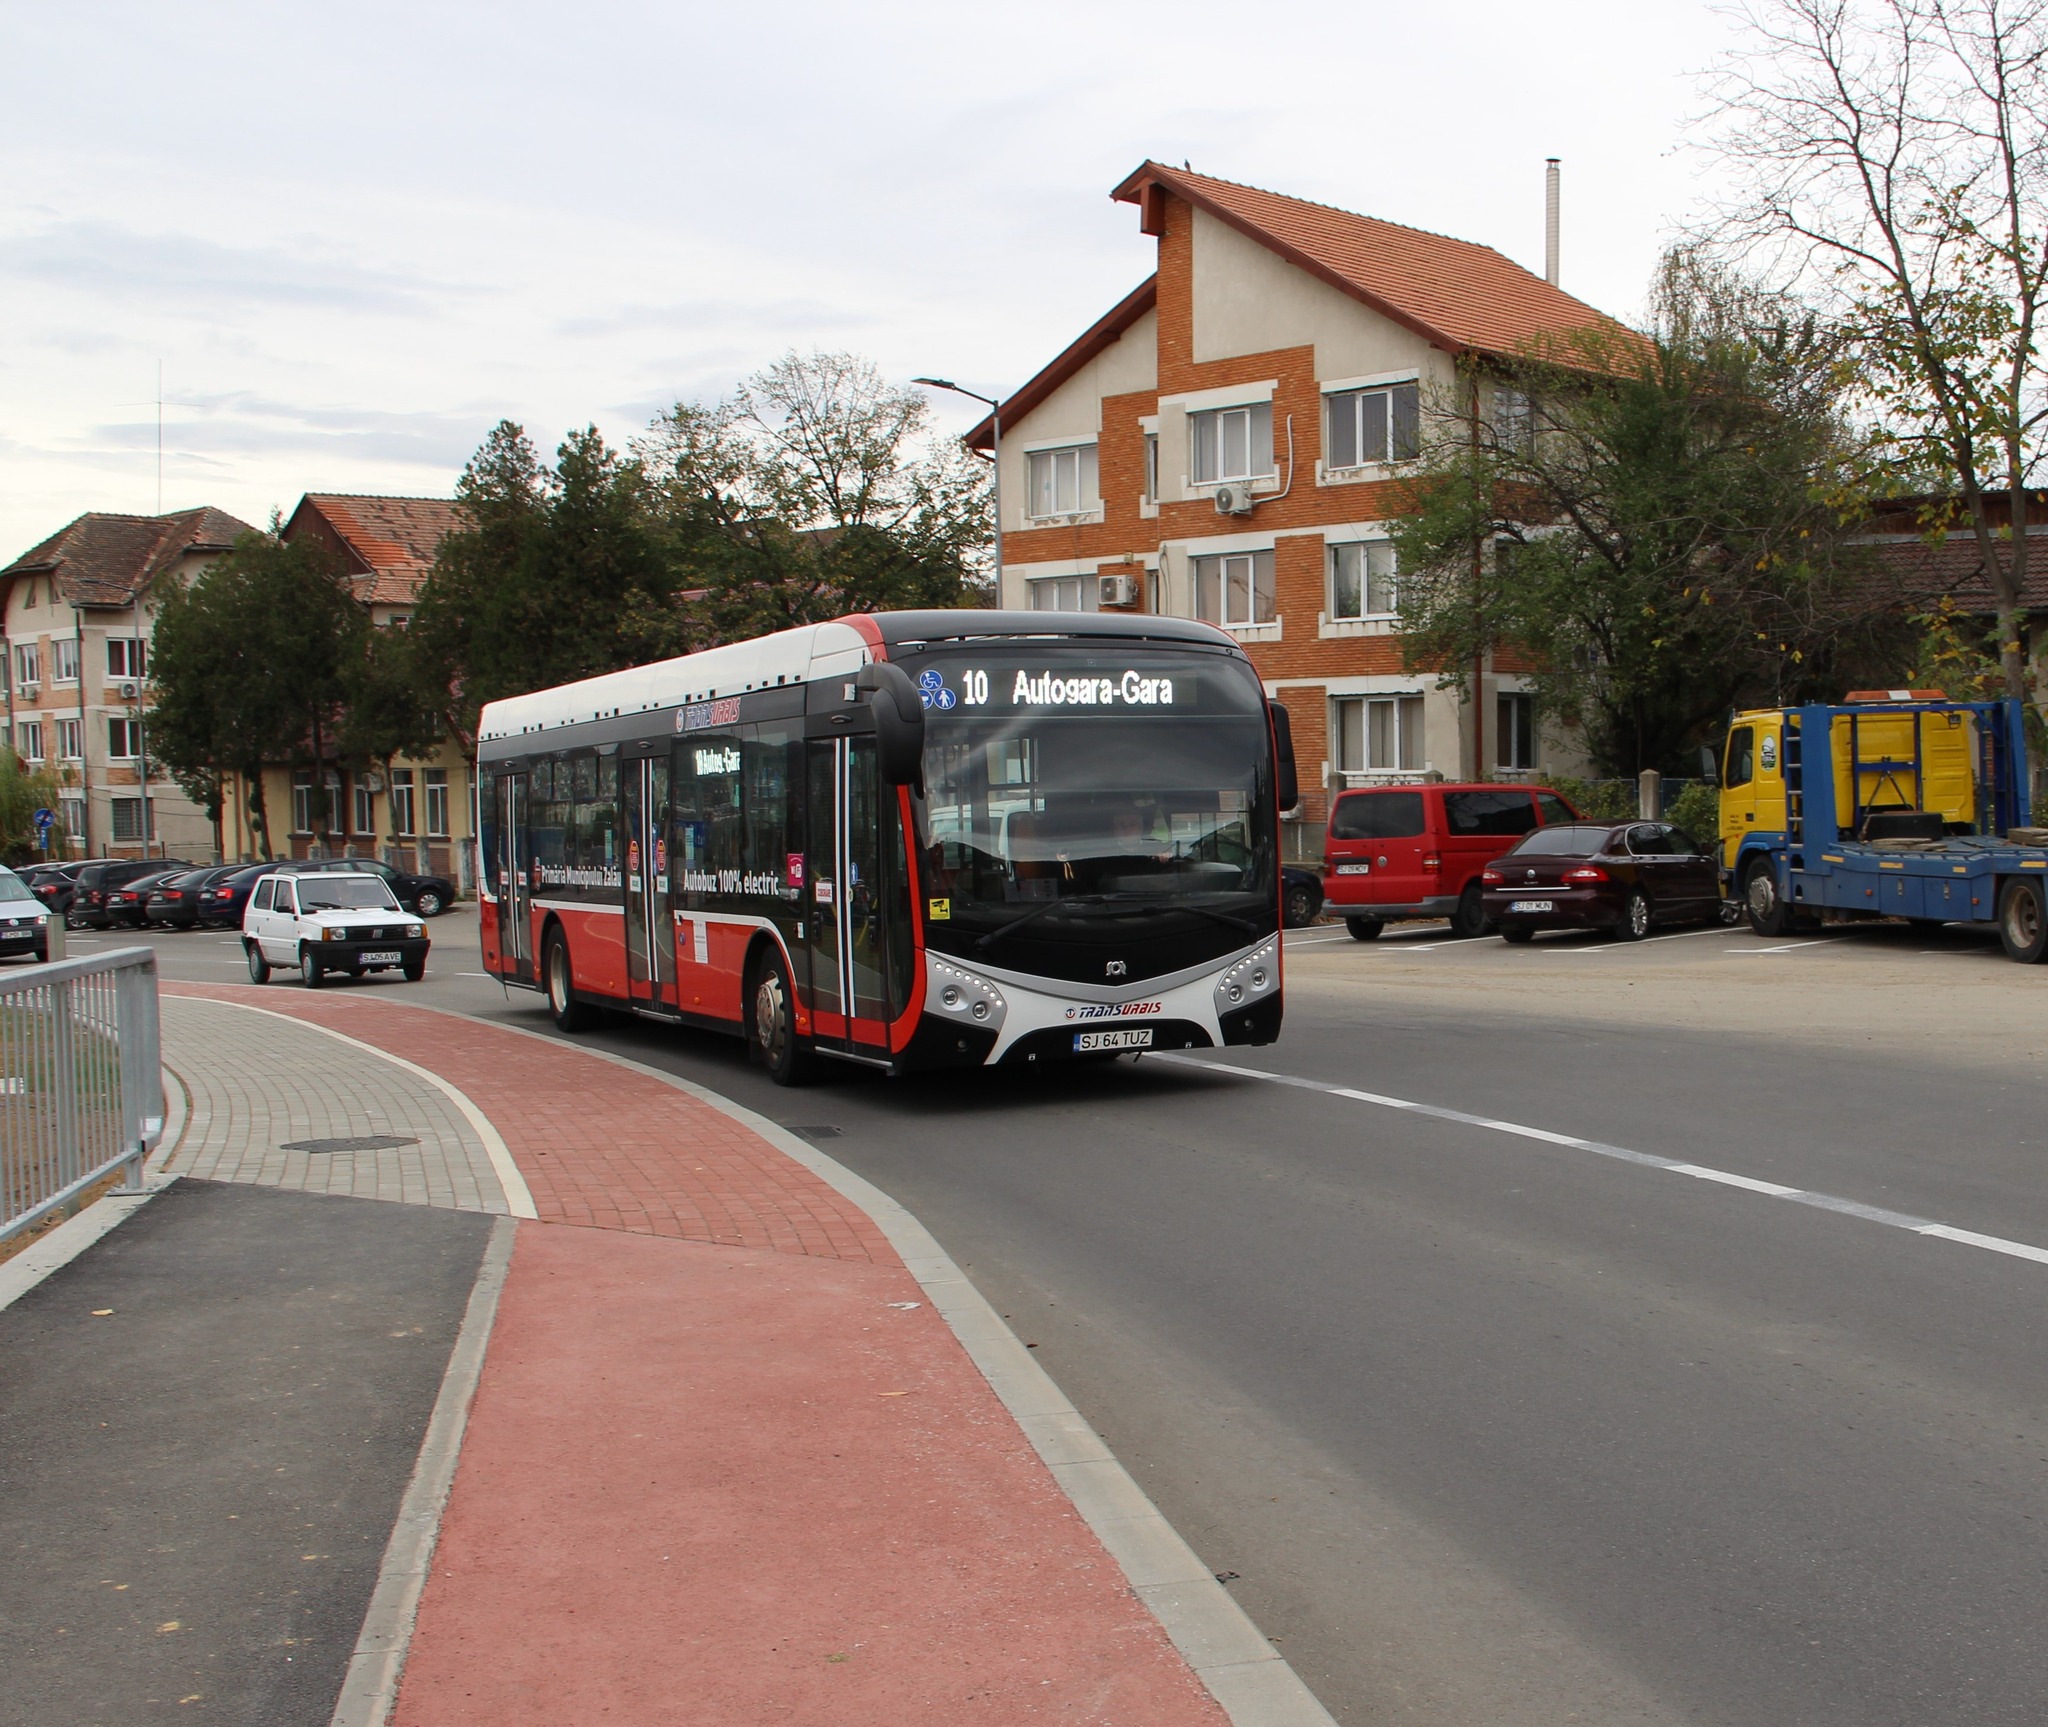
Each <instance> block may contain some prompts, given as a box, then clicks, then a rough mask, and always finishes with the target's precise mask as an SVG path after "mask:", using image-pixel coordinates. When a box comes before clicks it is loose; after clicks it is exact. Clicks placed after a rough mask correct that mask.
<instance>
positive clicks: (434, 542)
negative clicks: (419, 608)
mask: <svg viewBox="0 0 2048 1727" xmlns="http://www.w3.org/2000/svg"><path fill="white" fill-rule="evenodd" d="M309 510H310V511H312V512H313V513H314V514H316V515H317V516H319V517H320V518H321V520H322V521H323V522H325V523H326V525H327V527H328V530H329V531H330V532H331V533H332V535H333V536H334V538H335V539H336V540H338V541H339V542H340V543H341V547H342V554H343V558H344V561H345V562H346V563H347V565H348V570H349V575H350V577H351V578H352V580H353V581H354V584H355V590H356V598H357V599H359V600H361V601H362V602H363V603H364V604H365V605H409V604H410V603H411V602H412V601H413V600H415V599H417V598H418V597H419V591H420V584H421V583H423V582H424V581H425V580H426V579H427V575H428V572H429V571H431V570H432V569H433V567H434V553H435V551H436V550H437V549H438V548H439V546H440V544H441V541H442V540H443V539H444V538H446V537H447V535H449V534H450V533H452V532H454V531H455V530H456V529H458V528H460V527H462V526H464V525H465V523H466V521H467V518H466V517H465V516H464V515H463V513H462V506H461V505H460V504H458V503H456V502H455V500H454V499H453V498H385V497H369V496H358V495H352V494H349V493H346V492H308V493H307V494H306V495H305V496H304V497H303V498H301V499H300V500H299V507H298V508H297V509H295V510H294V511H292V519H291V521H290V522H288V523H287V524H286V525H285V535H286V537H287V538H290V536H291V533H292V530H293V528H295V527H296V526H297V525H298V521H299V518H300V516H301V515H302V514H303V513H305V512H307V511H309Z"/></svg>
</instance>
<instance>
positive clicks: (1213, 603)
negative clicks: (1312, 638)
mask: <svg viewBox="0 0 2048 1727" xmlns="http://www.w3.org/2000/svg"><path fill="white" fill-rule="evenodd" d="M1188 576H1189V579H1190V581H1191V582H1192V583H1193V585H1194V600H1195V616H1196V617H1197V618H1199V619H1201V621H1202V622H1204V623H1209V624H1216V625H1219V626H1220V627H1221V628H1223V629H1226V630H1233V629H1249V628H1251V627H1252V626H1253V625H1256V624H1274V623H1278V622H1279V621H1280V595H1279V590H1278V582H1277V578H1276V576H1275V573H1274V560H1273V554H1272V552H1270V551H1250V552H1214V553H1209V554H1206V555H1203V556H1198V557H1190V558H1189V559H1188ZM1262 600H1263V601H1264V615H1263V616H1261V615H1260V613H1261V606H1260V602H1261V601H1262ZM1240 610H1242V611H1243V612H1244V613H1245V614H1246V615H1244V616H1239V615H1238V613H1239V611H1240Z"/></svg>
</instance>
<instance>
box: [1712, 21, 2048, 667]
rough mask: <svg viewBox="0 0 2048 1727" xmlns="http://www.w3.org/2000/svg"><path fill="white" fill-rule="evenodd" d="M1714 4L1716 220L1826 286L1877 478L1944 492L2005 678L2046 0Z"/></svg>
mask: <svg viewBox="0 0 2048 1727" xmlns="http://www.w3.org/2000/svg"><path fill="white" fill-rule="evenodd" d="M1734 16H1735V17H1736V18H1737V19H1738V20H1739V21H1740V22H1741V23H1742V24H1743V25H1745V26H1746V28H1747V32H1748V35H1749V38H1750V39H1749V41H1748V42H1747V43H1746V44H1745V45H1744V46H1743V47H1742V48H1740V49H1738V50H1737V51H1736V52H1735V53H1734V54H1733V55H1732V56H1731V57H1730V58H1729V59H1728V60H1727V61H1726V62H1725V63H1724V64H1723V65H1722V66H1721V67H1720V68H1719V69H1718V70H1717V72H1716V73H1715V75H1714V77H1713V80H1712V83H1711V86H1710V88H1711V92H1712V96H1713V108H1712V110H1711V113H1710V116H1709V119H1708V122H1707V123H1708V125H1709V127H1710V128H1711V131H1712V148H1714V149H1715V150H1716V151H1717V152H1718V153H1719V155H1720V156H1721V157H1722V158H1723V160H1724V162H1725V163H1726V164H1727V165H1728V166H1729V167H1730V168H1731V169H1732V170H1733V175H1734V184H1735V186H1736V188H1737V191H1736V193H1735V195H1734V198H1733V201H1732V202H1731V204H1730V205H1729V206H1728V207H1727V208H1725V209H1723V210H1722V211H1721V212H1719V216H1720V228H1719V232H1720V234H1721V236H1722V237H1723V238H1732V239H1734V240H1735V241H1736V242H1737V243H1738V244H1740V245H1742V246H1744V247H1745V248H1747V249H1749V251H1750V254H1751V255H1752V256H1755V255H1756V254H1757V253H1758V252H1759V251H1762V252H1774V253H1775V256H1776V258H1777V259H1778V261H1779V262H1780V263H1781V264H1782V265H1784V266H1786V274H1787V276H1788V277H1790V278H1794V279H1797V280H1798V281H1799V285H1800V286H1802V287H1803V288H1805V289H1806V290H1807V291H1808V292H1810V293H1816V294H1818V295H1821V296H1823V297H1826V298H1828V299H1831V300H1832V301H1833V302H1834V305H1833V309H1834V310H1835V311H1837V312H1838V313H1839V315H1840V317H1841V319H1842V322H1843V325H1844V327H1845V328H1846V329H1847V330H1848V332H1849V333H1850V336H1851V339H1852V346H1853V352H1854V353H1855V355H1856V364H1857V366H1858V368H1859V370H1858V374H1857V382H1858V383H1859V384H1860V386H1861V389H1862V391H1863V393H1864V399H1865V401H1866V403H1867V405H1868V406H1869V407H1870V408H1871V409H1872V410H1873V411H1874V413H1875V414H1876V416H1877V417H1878V418H1879V420H1880V421H1881V425H1882V436H1883V438H1884V440H1885V442H1886V443H1887V444H1888V446H1889V448H1890V451H1891V453H1892V456H1893V459H1894V463H1895V467H1896V472H1897V476H1898V478H1899V480H1900V481H1901V482H1902V483H1903V484H1904V485H1906V486H1908V487H1912V488H1916V489H1917V488H1929V489H1939V490H1941V491H1943V492H1944V493H1946V494H1949V495H1951V496H1953V497H1954V498H1955V499H1956V500H1957V501H1958V502H1957V508H1956V510H1955V511H1954V512H1953V517H1954V518H1956V519H1955V525H1956V526H1957V527H1958V529H1959V530H1960V531H1963V532H1967V533H1968V534H1970V535H1971V536H1972V537H1973V538H1974V541H1975V543H1976V546H1977V550H1978V553H1979V556H1980V557H1981V559H1982V563H1983V570H1984V579H1985V583H1986V586H1987V587H1988V588H1989V589H1990V593H1991V599H1992V604H1993V606H1994V607H1995V609H1996V611H1997V615H1998V640H1999V659H2000V665H2001V668H2002V671H2003V675H2004V683H2005V688H2006V692H2007V693H2008V694H2009V695H2012V696H2015V697H2019V698H2021V699H2025V698H2026V697H2027V696H2028V694H2029V690H2028V680H2027V665H2026V648H2025V643H2024V617H2023V611H2022V595H2023V591H2024V587H2025V582H2026V574H2027V563H2028V545H2027V537H2026V534H2025V532H2024V524H2025V523H2026V520H2027V516H2026V498H2025V493H2026V489H2027V487H2028V484H2029V482H2030V481H2031V480H2032V479H2033V477H2034V474H2035V472H2036V470H2037V468H2038V467H2039V466H2040V464H2041V461H2042V457H2043V453H2044V451H2043V430H2044V414H2048V403H2044V397H2043V389H2042V384H2043V379H2042V371H2041V357H2040V351H2039V338H2040V328H2041V320H2042V316H2043V312H2044V309H2048V308H2044V304H2043V300H2044V293H2048V254H2044V250H2043V248H2044V234H2043V225H2044V224H2043V218H2044V215H2048V210H2044V194H2048V0H1749V3H1748V4H1745V5H1743V6H1740V7H1738V8H1736V9H1735V10H1734ZM2001 496H2002V497H2003V500H2004V502H2005V504H2006V505H2007V507H2008V508H2009V511H2010V513H2009V514H2005V513H2004V512H2003V511H2001V510H1999V509H1998V508H1997V507H1996V504H1997V502H1998V500H1999V499H2000V498H2001ZM2001 517H2003V519H2002V520H2001ZM2007 523H2009V524H2010V531H2008V529H2007V526H2006V524H2007ZM1927 526H1928V527H1929V528H1930V529H1931V530H1934V531H1945V530H1946V528H1947V527H1948V526H1949V522H1948V521H1946V520H1943V519H1941V517H1940V516H1939V515H1938V514H1937V515H1936V516H1934V517H1932V518H1931V519H1930V520H1929V521H1928V523H1927Z"/></svg>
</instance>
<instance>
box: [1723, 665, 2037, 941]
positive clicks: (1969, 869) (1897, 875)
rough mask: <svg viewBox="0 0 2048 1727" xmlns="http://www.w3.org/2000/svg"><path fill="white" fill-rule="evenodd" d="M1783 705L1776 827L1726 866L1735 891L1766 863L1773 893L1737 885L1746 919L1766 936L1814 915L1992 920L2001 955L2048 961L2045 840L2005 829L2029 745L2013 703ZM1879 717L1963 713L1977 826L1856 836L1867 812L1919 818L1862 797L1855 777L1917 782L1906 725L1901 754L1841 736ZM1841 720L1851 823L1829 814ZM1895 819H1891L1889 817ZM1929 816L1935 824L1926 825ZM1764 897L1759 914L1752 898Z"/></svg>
mask: <svg viewBox="0 0 2048 1727" xmlns="http://www.w3.org/2000/svg"><path fill="white" fill-rule="evenodd" d="M1783 714H1784V733H1783V744H1782V752H1783V772H1784V779H1785V827H1784V829H1783V831H1781V832H1775V833H1750V834H1747V835H1745V836H1744V837H1743V841H1742V844H1741V847H1740V849H1739V851H1738V852H1737V854H1736V856H1735V857H1734V859H1732V860H1731V862H1730V865H1729V867H1728V869H1727V870H1726V872H1725V879H1724V885H1726V886H1727V887H1729V888H1730V889H1731V890H1732V889H1737V888H1738V886H1739V884H1746V883H1748V882H1749V880H1750V877H1751V874H1752V872H1753V871H1756V870H1758V869H1759V868H1768V870H1769V871H1770V873H1771V875H1772V877H1773V878H1774V885H1775V887H1776V890H1777V892H1776V895H1775V896H1763V895H1754V896H1753V895H1750V894H1748V893H1744V894H1743V902H1744V909H1745V911H1747V912H1748V913H1749V917H1750V924H1751V927H1752V928H1754V929H1756V930H1757V931H1758V933H1759V934H1766V935H1775V934H1779V933H1782V932H1784V931H1787V930H1792V929H1797V928H1800V927H1812V925H1813V924H1814V923H1815V922H1821V921H1824V922H1829V923H1834V922H1854V921H1861V920H1864V919H1875V918H1887V917H1899V918H1909V919H1912V920H1914V921H1916V922H1926V923H1981V924H1995V925H1996V926H1997V928H1998V932H1999V937H2000V939H2001V941H2002V942H2003V943H2004V945H2005V950H2006V952H2007V954H2008V955H2010V956H2011V957H2012V958H2013V959H2015V960H2019V961H2022V962H2024V963H2034V962H2037V961H2039V960H2042V959H2043V958H2048V845H2040V844H2033V843H2015V842H2014V841H2013V840H2012V839H2011V838H2009V837H2006V836H2009V835H2011V834H2012V832H2013V830H2014V829H2016V828H2017V829H2024V828H2025V827H2026V826H2027V821H2028V815H2029V809H2028V801H2029V800H2028V789H2027V771H2026V762H2027V752H2026V741H2025V733H2024V731H2023V729H2022V727H2023V718H2022V714H2021V709H2020V704H2019V703H2018V702H2015V701H1997V702H1950V701H1917V702H1916V701H1902V702H1867V703H1856V704H1853V705H1845V706H1831V705H1828V704H1825V703H1812V704H1809V705H1807V706H1804V707H1796V708H1787V709H1785V710H1783ZM1885 714H1895V715H1916V714H1917V715H1920V716H1923V717H1926V716H1934V717H1940V718H1942V719H1944V720H1946V718H1947V716H1949V715H1951V714H1969V715H1972V716H1974V763H1973V766H1974V770H1975V789H1976V797H1975V803H1976V809H1975V828H1976V831H1975V832H1969V833H1959V832H1953V831H1947V832H1941V833H1940V834H1939V836H1938V837H1936V835H1934V834H1932V833H1929V834H1927V835H1926V836H1925V837H1922V838H1917V839H1911V840H1891V841H1886V840H1882V839H1872V838H1867V837H1863V836H1864V835H1865V834H1866V832H1867V830H1868V829H1869V828H1870V827H1871V826H1873V825H1875V824H1873V823H1872V821H1871V819H1870V818H1872V817H1892V818H1896V817H1898V816H1900V815H1910V814H1917V813H1919V812H1917V811H1915V810H1913V809H1912V807H1911V805H1910V803H1907V802H1899V801H1893V802H1886V803H1883V804H1877V803H1874V802H1873V803H1871V804H1866V803H1864V802H1863V799H1862V793H1863V786H1864V781H1865V779H1866V777H1873V778H1876V779H1877V780H1878V782H1879V783H1880V784H1881V785H1883V786H1886V787H1889V788H1890V789H1891V790H1892V792H1893V794H1894V796H1895V797H1906V798H1910V796H1911V794H1910V793H1909V792H1906V791H1905V789H1904V788H1905V787H1906V786H1907V785H1908V784H1909V783H1910V784H1911V785H1913V786H1918V785H1919V784H1921V783H1922V780H1923V770H1924V766H1925V764H1924V762H1923V760H1922V758H1921V755H1920V744H1919V739H1920V737H1921V726H1922V723H1923V721H1922V720H1915V721H1914V723H1913V727H1912V735H1913V737H1914V739H1915V744H1914V752H1913V755H1912V756H1911V757H1905V756H1899V757H1896V758H1892V757H1883V756H1876V757H1865V756H1861V755H1859V754H1858V753H1857V745H1856V744H1855V742H1854V741H1853V740H1854V738H1855V737H1856V736H1857V734H1858V732H1859V731H1860V728H1861V724H1862V723H1863V722H1867V721H1869V720H1871V719H1873V718H1875V717H1877V716H1880V715H1885ZM1844 718H1846V719H1848V720H1849V721H1850V722H1851V723H1850V736H1851V739H1852V742H1851V744H1850V746H1849V750H1848V768H1849V772H1850V775H1851V778H1852V783H1853V784H1854V786H1855V788H1856V789H1855V795H1854V797H1853V799H1852V801H1851V806H1850V807H1851V809H1852V812H1853V819H1852V821H1851V822H1850V824H1849V825H1848V826H1847V827H1844V826H1843V824H1842V821H1841V803H1840V801H1839V793H1840V788H1839V787H1838V786H1837V784H1836V780H1837V769H1838V765H1839V764H1838V762H1837V759H1836V745H1835V739H1836V735H1837V722H1838V720H1840V719H1844ZM1895 825H1896V823H1895ZM1936 825H1939V824H1936ZM1770 897H1775V899H1776V905H1775V907H1774V908H1773V909H1772V912H1771V913H1770V914H1769V915H1767V916H1765V917H1762V918H1760V917H1759V915H1758V913H1757V905H1758V903H1759V901H1760V900H1764V899H1767V898H1770Z"/></svg>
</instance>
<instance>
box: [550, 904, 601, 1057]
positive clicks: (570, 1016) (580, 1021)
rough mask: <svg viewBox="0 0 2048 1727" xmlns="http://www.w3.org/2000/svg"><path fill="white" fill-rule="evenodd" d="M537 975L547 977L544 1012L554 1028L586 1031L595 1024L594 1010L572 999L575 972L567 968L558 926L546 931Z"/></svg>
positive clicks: (566, 949) (565, 941)
mask: <svg viewBox="0 0 2048 1727" xmlns="http://www.w3.org/2000/svg"><path fill="white" fill-rule="evenodd" d="M540 967H541V969H540V974H541V976H542V977H544V978H545V979H546V980H547V989H548V1012H549V1013H550V1014H552V1015H553V1016H554V1021H555V1026H556V1029H557V1030H560V1031H566V1032H571V1033H573V1032H579V1031H588V1030H589V1029H590V1028H591V1027H592V1026H593V1025H595V1024H596V1023H597V1009H596V1008H594V1007H592V1006H591V1005H590V1004H589V1003H588V1002H584V1001H578V1000H577V999H576V989H575V981H574V980H575V975H576V974H575V973H574V972H573V971H571V970H570V969H569V942H568V938H567V937H565V936H564V935H563V934H562V932H561V930H560V928H555V929H551V930H549V931H548V939H547V942H546V944H545V945H544V946H543V948H542V950H541V961H540Z"/></svg>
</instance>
